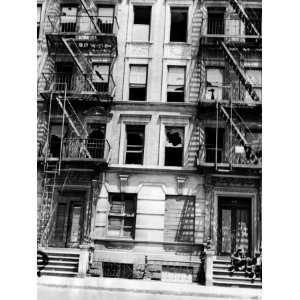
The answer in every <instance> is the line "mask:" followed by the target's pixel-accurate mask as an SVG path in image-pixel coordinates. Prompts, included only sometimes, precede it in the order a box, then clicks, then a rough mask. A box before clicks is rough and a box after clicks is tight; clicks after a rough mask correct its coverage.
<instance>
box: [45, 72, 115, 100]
mask: <svg viewBox="0 0 300 300" xmlns="http://www.w3.org/2000/svg"><path fill="white" fill-rule="evenodd" d="M42 75H43V78H44V80H45V87H44V91H50V90H51V88H52V87H53V91H54V92H64V88H65V84H67V92H68V93H74V94H77V93H81V94H82V93H83V94H84V93H90V92H93V90H92V87H91V85H90V84H89V82H88V81H87V79H90V80H91V81H92V82H93V84H94V86H95V88H96V90H97V92H98V93H106V94H109V95H111V96H113V94H114V90H115V87H116V84H115V81H114V79H113V77H112V75H111V74H100V76H101V77H102V78H100V77H99V75H96V74H87V75H82V74H80V73H43V74H42ZM52 83H55V85H54V86H53V85H52ZM51 91H52V90H51Z"/></svg>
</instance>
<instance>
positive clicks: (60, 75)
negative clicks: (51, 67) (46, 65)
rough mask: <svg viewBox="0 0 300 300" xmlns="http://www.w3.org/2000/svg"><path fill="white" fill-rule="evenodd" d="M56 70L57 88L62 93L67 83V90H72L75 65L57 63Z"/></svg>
mask: <svg viewBox="0 0 300 300" xmlns="http://www.w3.org/2000/svg"><path fill="white" fill-rule="evenodd" d="M55 69H56V74H55V83H56V85H55V88H56V89H57V90H59V91H62V90H64V89H65V83H67V90H71V89H72V77H73V70H74V64H73V63H72V62H57V63H55Z"/></svg>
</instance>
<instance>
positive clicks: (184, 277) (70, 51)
mask: <svg viewBox="0 0 300 300" xmlns="http://www.w3.org/2000/svg"><path fill="white" fill-rule="evenodd" d="M242 4H243V6H241V3H240V2H238V1H196V0H129V1H125V0H123V1H104V0H103V1H96V0H94V1H81V0H80V1H75V0H73V1H66V0H65V1H64V0H61V1H43V2H42V3H41V8H38V15H39V11H40V16H41V19H40V20H41V23H40V24H39V23H38V36H39V38H40V41H39V43H40V45H39V48H38V51H40V53H38V63H39V66H40V67H39V70H38V73H39V84H38V89H39V91H38V175H39V178H40V179H39V185H38V199H39V202H38V207H39V209H38V211H39V214H38V216H39V220H38V224H39V226H38V227H39V228H38V237H39V242H40V244H41V245H42V246H44V247H45V248H44V249H49V248H53V249H54V248H68V249H72V251H76V249H80V250H78V251H79V252H80V255H81V256H80V259H81V262H80V263H79V270H78V271H79V272H81V273H84V274H89V275H91V276H115V277H125V278H139V279H146V278H147V279H153V280H163V281H184V282H192V281H198V282H199V281H203V276H204V275H203V274H204V273H206V278H207V282H210V281H211V277H212V272H211V265H212V261H213V259H215V258H216V256H225V257H226V256H228V255H230V254H231V253H232V252H233V251H234V250H235V249H236V248H237V247H244V248H245V250H246V251H247V252H248V253H249V255H253V253H254V251H255V250H256V249H259V248H260V247H261V27H260V26H261V25H260V24H261V23H260V22H261V2H260V1H243V3H242ZM38 7H39V6H38ZM204 257H206V259H204Z"/></svg>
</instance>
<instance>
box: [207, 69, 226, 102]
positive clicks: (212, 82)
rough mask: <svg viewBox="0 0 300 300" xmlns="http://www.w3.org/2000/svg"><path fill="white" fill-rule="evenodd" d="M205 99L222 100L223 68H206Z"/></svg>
mask: <svg viewBox="0 0 300 300" xmlns="http://www.w3.org/2000/svg"><path fill="white" fill-rule="evenodd" d="M205 73H206V82H205V88H206V90H205V99H206V100H222V99H223V84H224V68H216V67H209V66H208V67H206V69H205Z"/></svg>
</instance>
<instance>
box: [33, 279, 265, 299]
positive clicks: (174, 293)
mask: <svg viewBox="0 0 300 300" xmlns="http://www.w3.org/2000/svg"><path fill="white" fill-rule="evenodd" d="M38 286H45V287H55V288H72V289H84V290H103V291H111V292H128V293H130V292H131V293H140V294H155V295H158V294H159V295H171V296H190V297H198V296H202V297H214V298H220V299H228V297H230V299H253V300H259V299H261V297H260V296H258V295H230V294H214V293H205V292H184V291H172V290H153V289H152V290H151V289H130V288H113V287H95V286H87V285H85V286H78V285H77V286H76V285H68V284H49V283H38Z"/></svg>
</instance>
